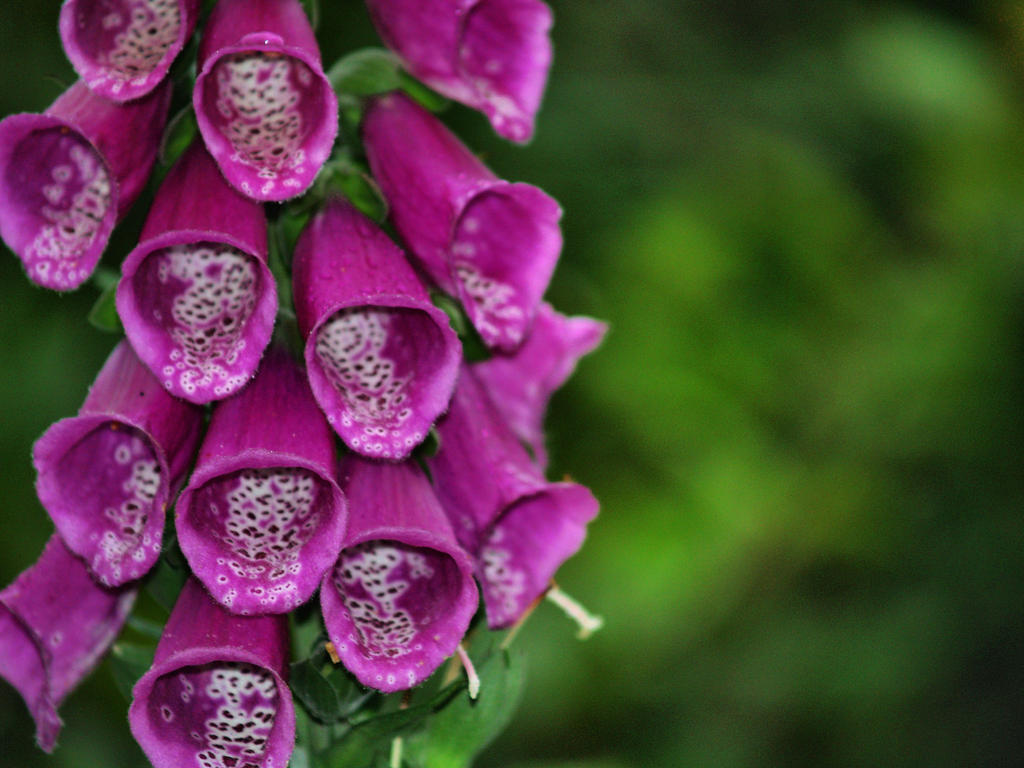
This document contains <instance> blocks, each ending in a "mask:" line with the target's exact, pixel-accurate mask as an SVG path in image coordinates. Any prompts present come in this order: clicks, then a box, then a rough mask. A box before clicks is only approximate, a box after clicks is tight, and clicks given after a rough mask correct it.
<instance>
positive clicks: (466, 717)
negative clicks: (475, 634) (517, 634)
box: [404, 648, 524, 768]
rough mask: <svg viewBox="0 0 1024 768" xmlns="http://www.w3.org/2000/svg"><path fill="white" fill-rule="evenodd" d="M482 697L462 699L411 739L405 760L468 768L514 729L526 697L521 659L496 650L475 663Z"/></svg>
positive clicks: (419, 765)
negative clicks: (505, 732)
mask: <svg viewBox="0 0 1024 768" xmlns="http://www.w3.org/2000/svg"><path fill="white" fill-rule="evenodd" d="M476 664H477V666H476V670H477V674H478V675H479V676H480V694H479V696H478V697H477V698H476V700H473V699H470V698H469V696H468V695H462V696H457V697H455V698H453V699H452V700H451V702H449V703H448V705H447V706H446V707H444V708H443V709H441V710H440V711H439V712H438V713H437V714H436V715H435V716H434V717H432V718H430V720H428V721H427V723H426V725H425V727H424V728H423V729H422V730H420V731H418V732H416V733H415V734H412V735H411V736H410V737H409V738H408V740H407V741H406V744H405V752H404V756H405V759H406V760H407V761H408V763H409V764H410V765H412V766H414V767H415V768H466V766H469V765H470V764H471V763H472V761H473V758H474V757H476V756H477V755H478V754H479V753H480V752H481V751H483V749H484V748H486V747H487V745H488V744H490V743H491V742H492V741H493V740H494V739H495V738H496V737H497V736H498V735H499V734H500V733H501V732H502V731H503V730H504V729H505V727H506V726H507V725H508V724H509V721H511V719H512V716H513V714H515V711H516V708H517V707H518V706H519V701H520V699H521V698H522V693H523V682H524V674H523V663H522V654H521V653H519V652H518V651H510V650H507V649H501V648H499V649H497V650H495V651H494V652H493V653H490V654H489V655H488V654H483V658H482V660H481V661H480V662H478V663H476Z"/></svg>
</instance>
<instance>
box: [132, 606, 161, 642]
mask: <svg viewBox="0 0 1024 768" xmlns="http://www.w3.org/2000/svg"><path fill="white" fill-rule="evenodd" d="M127 624H128V626H129V627H131V628H132V629H134V630H135V631H136V632H138V633H139V634H140V635H142V636H143V637H149V638H152V639H153V640H159V639H160V637H161V636H162V635H163V633H164V626H163V624H159V623H157V622H155V621H150V620H149V619H144V618H142V617H141V616H137V615H135V614H134V613H133V614H132V615H131V616H129V617H128V622H127Z"/></svg>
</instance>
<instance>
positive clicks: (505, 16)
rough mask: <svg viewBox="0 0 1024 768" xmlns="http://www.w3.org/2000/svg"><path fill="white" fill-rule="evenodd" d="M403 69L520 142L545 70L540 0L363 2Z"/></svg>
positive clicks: (528, 132)
mask: <svg viewBox="0 0 1024 768" xmlns="http://www.w3.org/2000/svg"><path fill="white" fill-rule="evenodd" d="M367 6H368V7H369V9H370V15H371V17H372V18H373V22H374V24H375V25H376V26H377V31H378V32H380V36H381V37H382V38H383V39H384V42H385V43H386V44H387V45H388V47H389V48H391V49H392V50H393V51H394V52H395V53H397V54H398V56H399V57H400V58H401V59H402V61H403V63H404V64H405V66H406V67H408V69H409V71H410V72H412V74H414V75H415V76H416V77H418V78H419V79H420V80H422V81H423V82H425V83H426V84H427V85H429V86H430V87H431V88H433V89H435V90H436V91H438V92H439V93H442V94H444V95H445V96H447V97H448V98H450V99H455V100H456V101H460V102H462V103H463V104H466V105H467V106H470V107H473V108H474V109H479V110H480V111H481V112H483V113H484V114H485V115H487V117H488V119H490V121H491V125H493V126H494V130H495V131H497V132H498V133H499V134H500V135H502V136H504V137H505V138H506V139H509V140H511V141H518V142H523V141H528V140H529V139H530V137H531V136H532V135H533V123H534V118H535V116H536V114H537V109H538V108H539V107H540V101H541V97H542V96H543V94H544V86H545V85H546V83H547V79H548V69H549V68H550V66H551V39H550V37H549V36H548V32H549V30H550V29H551V9H550V8H548V7H547V5H545V4H544V3H542V2H540V0H440V1H439V2H431V3H424V2H422V0H367Z"/></svg>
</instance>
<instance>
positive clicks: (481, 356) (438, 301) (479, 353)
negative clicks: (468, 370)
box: [430, 291, 491, 363]
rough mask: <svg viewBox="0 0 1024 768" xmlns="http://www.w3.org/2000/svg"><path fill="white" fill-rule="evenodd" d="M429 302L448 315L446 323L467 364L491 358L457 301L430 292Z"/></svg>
mask: <svg viewBox="0 0 1024 768" xmlns="http://www.w3.org/2000/svg"><path fill="white" fill-rule="evenodd" d="M430 300H431V301H432V302H433V303H434V306H435V307H437V308H438V309H441V310H443V311H444V313H445V314H446V315H448V322H449V323H450V324H451V327H452V330H453V331H455V333H456V335H457V336H458V337H459V341H461V342H462V356H463V357H464V358H465V359H466V362H467V363H479V362H482V361H484V360H489V359H490V358H491V351H490V350H489V349H488V348H487V345H486V344H484V340H483V339H481V338H480V334H479V333H478V332H477V330H476V328H475V327H474V326H473V323H471V322H470V320H469V315H467V314H466V310H465V309H464V308H463V306H462V304H461V303H459V300H458V299H456V298H454V297H452V296H449V295H448V294H447V293H442V292H441V291H432V292H431V294H430Z"/></svg>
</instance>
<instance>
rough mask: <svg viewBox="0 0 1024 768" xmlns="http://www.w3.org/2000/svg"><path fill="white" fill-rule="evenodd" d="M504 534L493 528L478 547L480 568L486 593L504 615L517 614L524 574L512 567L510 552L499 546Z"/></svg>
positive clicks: (524, 584)
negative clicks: (488, 537) (486, 539)
mask: <svg viewBox="0 0 1024 768" xmlns="http://www.w3.org/2000/svg"><path fill="white" fill-rule="evenodd" d="M503 538H504V535H503V533H502V531H501V529H500V528H495V529H494V532H493V533H492V534H491V537H490V539H488V541H487V543H486V544H484V546H483V547H481V548H480V555H479V558H480V570H481V573H482V576H483V578H482V582H483V584H484V589H485V591H486V593H487V594H488V595H489V596H490V597H491V598H492V599H493V600H494V601H497V602H498V604H499V605H500V606H501V613H502V614H503V615H504V616H506V617H507V616H516V615H518V614H519V608H520V606H519V603H520V601H521V600H522V596H523V593H524V592H526V574H525V573H523V572H522V571H520V570H518V569H516V568H514V567H512V565H511V564H510V561H511V560H512V554H511V553H510V552H509V551H508V550H506V549H504V548H503V547H501V546H499V545H500V544H501V541H502V539H503Z"/></svg>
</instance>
